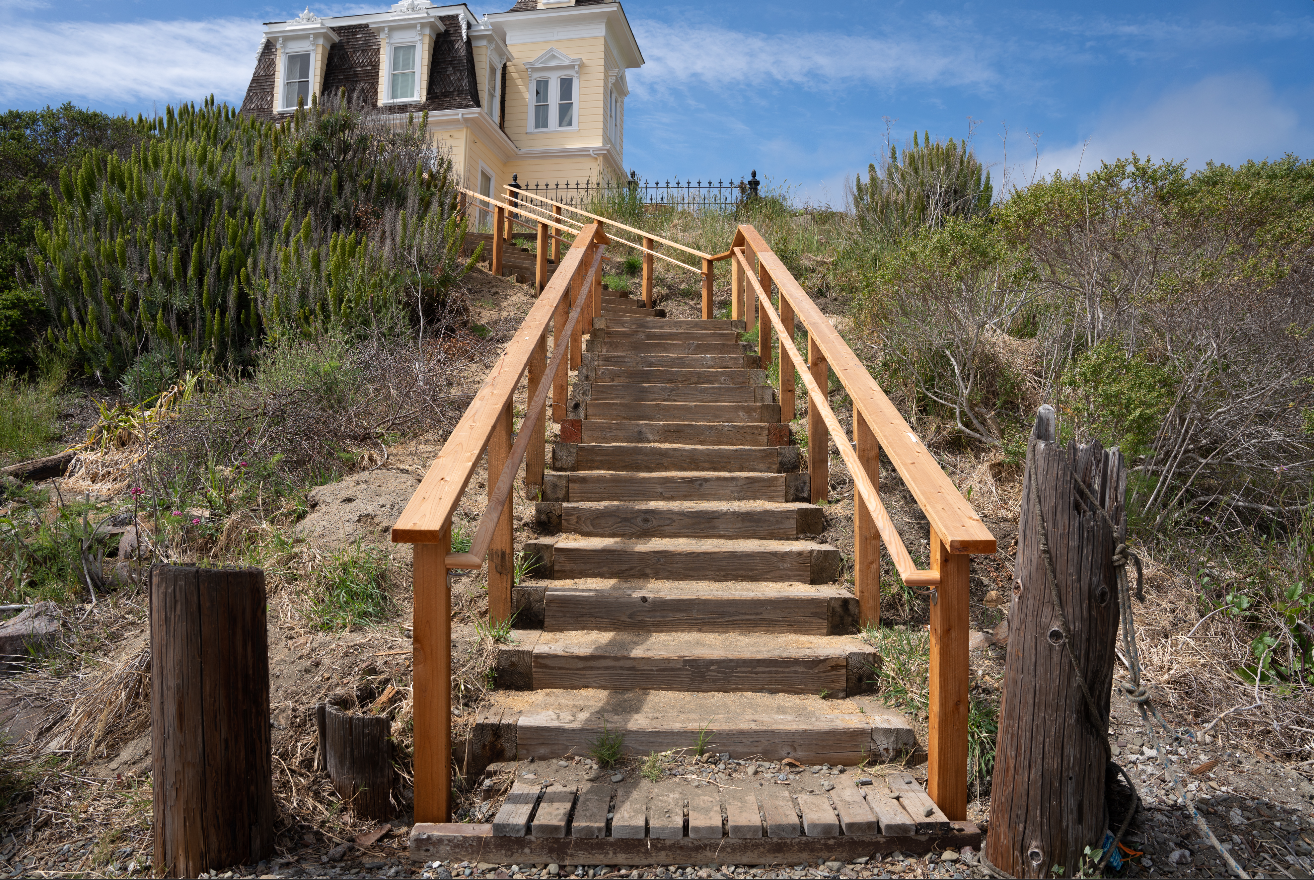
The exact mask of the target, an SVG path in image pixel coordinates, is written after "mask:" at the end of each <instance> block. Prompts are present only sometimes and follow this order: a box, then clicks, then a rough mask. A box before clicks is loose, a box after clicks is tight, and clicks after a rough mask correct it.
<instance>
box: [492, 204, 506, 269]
mask: <svg viewBox="0 0 1314 880" xmlns="http://www.w3.org/2000/svg"><path fill="white" fill-rule="evenodd" d="M495 213H496V214H497V219H496V220H495V221H494V223H493V274H494V275H496V276H497V277H498V278H501V277H502V250H503V242H502V229H503V227H505V226H506V208H504V207H502V206H501V205H498V206H497V208H496V211H495Z"/></svg>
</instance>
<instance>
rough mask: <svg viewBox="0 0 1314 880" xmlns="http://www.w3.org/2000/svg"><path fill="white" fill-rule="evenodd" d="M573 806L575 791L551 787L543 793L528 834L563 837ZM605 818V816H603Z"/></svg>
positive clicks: (561, 787) (564, 787)
mask: <svg viewBox="0 0 1314 880" xmlns="http://www.w3.org/2000/svg"><path fill="white" fill-rule="evenodd" d="M574 804H575V789H574V788H573V787H566V786H561V785H553V786H551V787H549V788H548V789H547V790H546V791H544V792H543V797H542V799H541V800H540V801H539V804H538V810H537V812H535V813H534V823H533V825H531V826H530V832H529V833H530V834H533V835H534V836H535V837H565V836H566V824H567V823H568V822H569V821H570V808H571V807H572V806H574ZM604 818H605V815H604Z"/></svg>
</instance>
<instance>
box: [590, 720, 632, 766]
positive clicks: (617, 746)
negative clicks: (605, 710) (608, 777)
mask: <svg viewBox="0 0 1314 880" xmlns="http://www.w3.org/2000/svg"><path fill="white" fill-rule="evenodd" d="M624 748H625V734H624V733H621V732H619V731H614V730H609V729H608V728H607V721H606V719H603V722H602V732H601V733H599V734H598V736H597V738H596V739H594V740H593V743H592V744H591V745H590V746H589V755H591V756H592V757H593V760H595V761H597V762H598V766H600V767H606V768H611V767H615V766H616V762H617V761H619V760H620V759H621V754H622V752H623V751H624Z"/></svg>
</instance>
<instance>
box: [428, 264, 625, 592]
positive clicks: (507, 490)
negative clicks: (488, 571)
mask: <svg viewBox="0 0 1314 880" xmlns="http://www.w3.org/2000/svg"><path fill="white" fill-rule="evenodd" d="M601 265H602V248H598V253H597V256H595V257H594V258H593V265H591V266H590V267H589V271H588V273H587V274H586V275H585V276H584V281H583V282H582V283H581V285H580V287H581V289H588V288H589V287H590V285H592V283H593V277H594V276H595V275H596V274H597V273H598V268H599V267H600V266H601ZM588 301H589V298H588V297H587V296H581V297H580V298H579V300H578V302H576V303H575V308H574V309H572V310H571V313H570V317H569V318H568V319H567V321H566V328H565V330H563V331H562V338H563V339H569V338H570V334H571V333H572V332H573V331H574V329H575V323H576V322H577V321H578V320H579V316H580V314H581V313H582V312H583V310H584V305H585V303H587V302H588ZM569 350H570V346H568V345H559V344H558V345H556V346H554V347H553V351H552V360H551V361H550V362H548V366H547V370H546V371H545V375H548V376H555V375H556V373H557V370H558V369H560V368H561V362H562V360H563V359H564V358H565V357H566V353H567V352H568V351H569ZM551 388H552V383H550V382H543V383H541V384H540V385H539V387H538V391H537V393H535V395H534V398H533V400H531V401H529V404H528V406H526V408H525V419H524V422H523V423H522V424H524V425H532V424H536V423H537V422H538V414H539V413H540V412H543V413H546V409H547V397H548V391H549V390H551ZM540 439H541V438H540ZM533 440H534V432H533V431H521V432H520V434H519V436H517V437H516V443H515V446H513V447H512V448H511V455H510V456H509V457H508V458H507V461H506V465H505V466H504V467H503V468H502V475H501V476H500V477H499V478H498V480H497V486H496V487H495V488H494V489H493V495H492V497H491V498H490V499H489V501H488V506H487V507H485V508H484V513H483V516H481V517H479V527H478V528H477V529H476V530H475V536H474V538H473V539H472V540H471V541H470V550H469V552H466V553H451V554H448V556H447V567H448V568H464V569H480V568H483V565H484V560H485V559H487V558H488V547H489V545H490V544H492V542H493V532H494V531H495V530H496V528H497V523H498V521H499V520H500V519H501V518H502V510H503V508H505V507H506V504H507V501H509V500H510V498H511V489H512V487H513V486H515V482H516V473H517V472H518V471H519V470H520V463H521V462H522V461H524V459H525V453H526V452H527V451H528V450H529V444H530V443H531V442H533Z"/></svg>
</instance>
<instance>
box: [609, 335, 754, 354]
mask: <svg viewBox="0 0 1314 880" xmlns="http://www.w3.org/2000/svg"><path fill="white" fill-rule="evenodd" d="M588 351H590V352H592V353H596V354H620V355H626V356H631V355H661V354H668V355H691V354H692V355H727V356H730V357H734V356H743V354H744V353H745V349H744V347H743V346H742V345H740V344H739V343H738V342H703V341H701V340H698V341H694V342H626V341H617V340H611V339H607V340H603V341H600V342H596V343H595V342H593V341H592V340H590V341H589V343H588Z"/></svg>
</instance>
